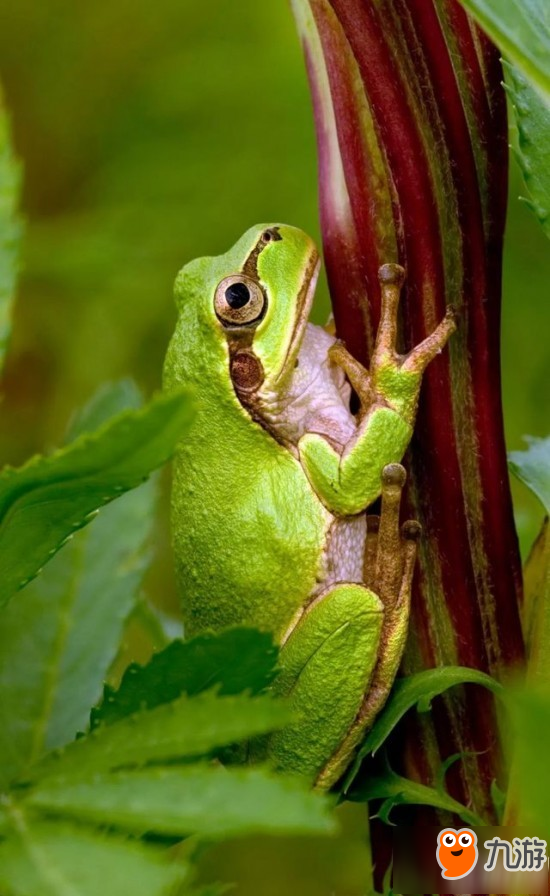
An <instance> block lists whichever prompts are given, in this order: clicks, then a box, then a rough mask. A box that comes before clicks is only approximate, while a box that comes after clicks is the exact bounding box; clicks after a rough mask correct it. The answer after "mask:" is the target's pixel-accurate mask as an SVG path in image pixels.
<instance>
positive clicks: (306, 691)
mask: <svg viewBox="0 0 550 896" xmlns="http://www.w3.org/2000/svg"><path fill="white" fill-rule="evenodd" d="M382 625H383V607H382V603H381V602H380V600H379V599H378V597H377V596H376V595H375V594H374V593H373V592H372V591H370V590H369V589H367V588H365V587H364V586H363V585H356V584H351V583H340V584H336V585H333V586H331V588H330V589H329V590H327V591H326V592H324V593H322V594H320V595H318V596H317V597H316V598H315V599H314V600H313V601H312V603H311V604H310V605H309V607H308V608H307V609H306V611H305V613H304V614H303V616H302V617H301V619H300V621H299V624H298V625H297V626H296V627H295V629H294V630H293V631H292V633H291V634H290V635H289V636H288V638H287V640H286V642H285V644H284V645H283V647H282V650H281V656H280V665H281V669H282V671H281V673H280V675H279V676H278V678H277V679H276V681H275V685H274V691H275V693H276V694H277V695H280V696H286V697H288V698H289V700H290V705H291V708H292V710H293V711H294V712H295V713H296V715H297V718H298V721H297V723H296V724H295V725H291V726H289V727H287V728H285V729H283V730H282V731H280V732H278V733H277V734H274V735H273V736H272V737H271V738H270V741H269V745H268V753H269V755H270V757H271V758H272V759H273V760H274V761H275V763H276V765H277V766H278V767H279V768H281V769H286V770H288V771H293V772H298V773H300V774H303V775H305V776H307V777H308V778H310V780H312V781H315V780H316V779H317V778H318V777H319V775H320V774H321V773H322V771H323V768H324V766H325V764H326V760H327V757H329V756H332V755H333V754H334V753H335V751H337V750H338V747H339V746H340V744H341V742H342V738H343V736H344V735H345V733H346V732H347V731H349V729H350V727H351V726H353V723H354V719H355V718H356V717H357V714H358V712H359V711H360V708H361V704H362V701H363V699H364V695H365V693H366V692H367V691H368V687H369V682H370V679H371V677H372V675H373V672H374V669H375V666H376V662H377V658H378V654H379V650H378V648H379V641H380V635H381V632H382Z"/></svg>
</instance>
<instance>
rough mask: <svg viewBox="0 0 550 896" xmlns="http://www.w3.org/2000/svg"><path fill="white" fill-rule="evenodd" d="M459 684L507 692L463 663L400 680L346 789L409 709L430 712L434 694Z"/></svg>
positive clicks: (345, 788)
mask: <svg viewBox="0 0 550 896" xmlns="http://www.w3.org/2000/svg"><path fill="white" fill-rule="evenodd" d="M458 684H480V685H483V686H484V687H486V688H488V689H489V690H490V691H493V693H494V694H497V695H502V693H503V688H502V685H501V684H499V683H498V681H495V679H494V678H491V676H490V675H486V674H485V673H484V672H480V671H479V670H478V669H467V668H465V667H463V666H445V667H441V668H437V669H425V670H424V671H423V672H417V673H415V674H414V675H408V676H407V677H406V678H401V679H399V680H398V681H397V682H396V683H395V685H394V688H393V690H392V692H391V694H390V698H389V700H388V702H387V703H386V705H385V707H384V709H383V710H382V712H381V713H380V715H379V716H378V718H377V719H376V722H375V723H374V725H373V727H372V728H371V730H370V732H369V733H368V735H367V738H366V740H365V742H364V744H363V746H362V747H361V749H360V750H359V753H358V755H357V759H356V761H355V763H354V765H353V767H352V769H351V771H350V773H349V775H348V777H347V778H346V782H345V787H344V790H348V789H349V787H350V785H351V784H352V782H353V781H354V779H355V778H356V776H357V773H358V771H359V769H360V766H361V762H362V760H363V759H364V758H365V757H366V756H368V755H369V754H373V755H374V754H375V753H376V752H377V751H378V750H379V749H380V747H381V746H382V745H383V744H384V742H385V741H386V740H387V738H388V737H389V735H390V734H391V733H392V731H393V730H394V728H395V727H396V725H397V724H398V722H399V721H400V720H401V719H402V718H403V716H404V715H405V713H406V712H408V711H409V709H411V708H412V707H413V706H415V705H417V706H418V711H419V712H427V711H428V710H429V708H430V704H431V702H432V700H433V698H434V697H437V696H438V695H439V694H442V693H443V692H444V691H446V690H448V689H449V688H452V687H455V685H458Z"/></svg>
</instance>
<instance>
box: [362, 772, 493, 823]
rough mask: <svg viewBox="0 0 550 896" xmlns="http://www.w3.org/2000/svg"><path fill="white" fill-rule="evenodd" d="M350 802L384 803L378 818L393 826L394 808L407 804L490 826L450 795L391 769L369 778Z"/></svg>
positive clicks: (467, 821)
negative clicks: (372, 801)
mask: <svg viewBox="0 0 550 896" xmlns="http://www.w3.org/2000/svg"><path fill="white" fill-rule="evenodd" d="M350 799H351V800H352V801H353V802H370V801H371V800H379V799H381V800H384V802H383V804H382V806H381V808H380V810H379V811H378V812H377V817H379V818H381V819H382V820H383V821H385V822H386V824H389V823H390V814H391V811H392V809H394V808H395V807H396V806H403V805H415V806H433V807H434V808H435V809H441V810H443V811H446V812H452V813H454V814H456V815H459V816H460V817H461V818H462V819H463V821H465V822H466V824H471V825H484V824H486V823H487V822H486V821H484V820H483V819H482V818H480V817H479V816H478V815H476V814H475V813H474V812H471V811H470V809H468V808H467V807H466V806H463V805H462V803H459V802H457V800H454V799H453V798H452V797H450V796H449V794H447V793H445V792H442V791H441V790H436V789H435V788H433V787H427V786H426V785H425V784H419V783H418V781H411V780H409V778H403V777H401V775H397V774H396V773H395V772H394V771H393V770H392V769H391V768H390V767H389V766H387V767H386V770H385V772H384V773H383V774H382V775H377V776H376V777H372V778H369V779H368V780H366V781H365V782H364V783H363V784H361V786H360V787H359V788H358V789H357V790H355V791H354V792H353V793H352V794H351V795H350Z"/></svg>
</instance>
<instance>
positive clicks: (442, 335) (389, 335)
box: [370, 264, 456, 420]
mask: <svg viewBox="0 0 550 896" xmlns="http://www.w3.org/2000/svg"><path fill="white" fill-rule="evenodd" d="M378 276H379V280H380V285H381V290H382V304H381V314H380V324H379V327H378V332H377V334H376V342H375V346H374V352H373V356H372V361H371V368H370V374H371V379H372V382H373V384H374V389H375V392H376V395H377V398H378V399H381V400H382V401H385V402H387V403H388V404H389V405H390V406H391V407H395V408H396V410H400V411H401V412H402V413H403V414H404V416H405V417H406V418H407V419H409V420H412V419H414V414H415V412H416V402H417V399H418V390H419V388H420V382H421V379H422V374H423V372H424V370H425V369H426V367H427V366H428V364H429V363H430V361H432V360H433V359H434V358H435V356H436V355H437V354H439V352H440V351H441V350H442V349H443V347H444V346H445V343H446V342H447V340H448V338H449V336H450V335H451V333H453V331H454V330H455V329H456V312H455V310H454V308H452V307H449V308H448V309H447V312H446V314H445V317H444V318H443V320H442V321H441V323H440V324H439V325H438V326H437V327H436V329H435V330H434V331H433V333H431V334H430V335H429V336H427V337H426V339H424V340H423V341H422V342H421V343H420V344H419V345H417V346H415V347H414V348H413V349H411V351H410V352H409V353H408V354H405V355H402V354H400V353H399V352H398V351H397V310H398V307H399V297H400V293H401V287H402V285H403V282H404V279H405V271H404V269H403V268H402V267H401V266H400V265H398V264H384V265H382V267H381V268H380V270H379V272H378Z"/></svg>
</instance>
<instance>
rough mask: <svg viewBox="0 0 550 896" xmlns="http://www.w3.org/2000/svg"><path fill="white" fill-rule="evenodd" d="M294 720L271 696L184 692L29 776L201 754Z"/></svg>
mask: <svg viewBox="0 0 550 896" xmlns="http://www.w3.org/2000/svg"><path fill="white" fill-rule="evenodd" d="M290 720H291V714H290V710H289V708H288V707H287V706H286V705H284V704H282V703H280V702H277V701H275V700H273V699H272V698H271V697H267V696H262V697H248V696H245V695H241V696H236V697H218V696H217V695H216V694H214V693H213V692H210V691H209V692H207V693H204V694H199V695H198V696H196V697H188V696H187V695H186V694H185V695H183V696H182V697H180V698H179V699H178V700H174V702H173V703H165V704H163V705H162V706H157V707H156V708H155V709H150V710H147V711H144V712H141V713H137V714H136V715H133V716H128V717H127V718H124V719H121V720H120V721H118V722H114V723H113V724H112V725H102V726H101V727H99V728H96V729H95V730H94V731H92V732H90V734H88V735H87V736H86V737H82V738H80V739H79V740H77V741H75V742H74V743H72V744H70V745H69V746H68V747H66V748H65V750H63V751H59V752H58V753H55V754H51V755H50V756H48V757H46V758H45V759H44V760H43V762H41V763H39V764H38V765H37V766H35V767H34V769H32V770H31V773H30V774H29V776H28V778H31V779H34V780H36V779H38V778H44V777H49V776H52V775H55V776H58V777H59V776H63V777H64V778H65V779H66V780H67V781H69V780H70V781H74V780H82V779H83V778H86V777H88V776H89V775H92V774H96V773H99V772H103V771H109V770H111V769H117V768H131V767H135V766H138V767H139V766H144V765H146V764H147V763H151V762H156V763H159V762H169V761H172V760H181V759H188V758H199V757H201V756H208V755H209V754H211V753H212V751H214V750H216V749H218V748H221V747H224V746H227V745H229V744H233V743H237V742H240V741H243V740H246V739H248V738H249V737H255V736H257V735H261V734H266V733H268V732H269V731H273V730H275V729H277V728H281V727H283V725H285V724H288V722H289V721H290ZM25 780H27V778H26V779H25Z"/></svg>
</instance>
